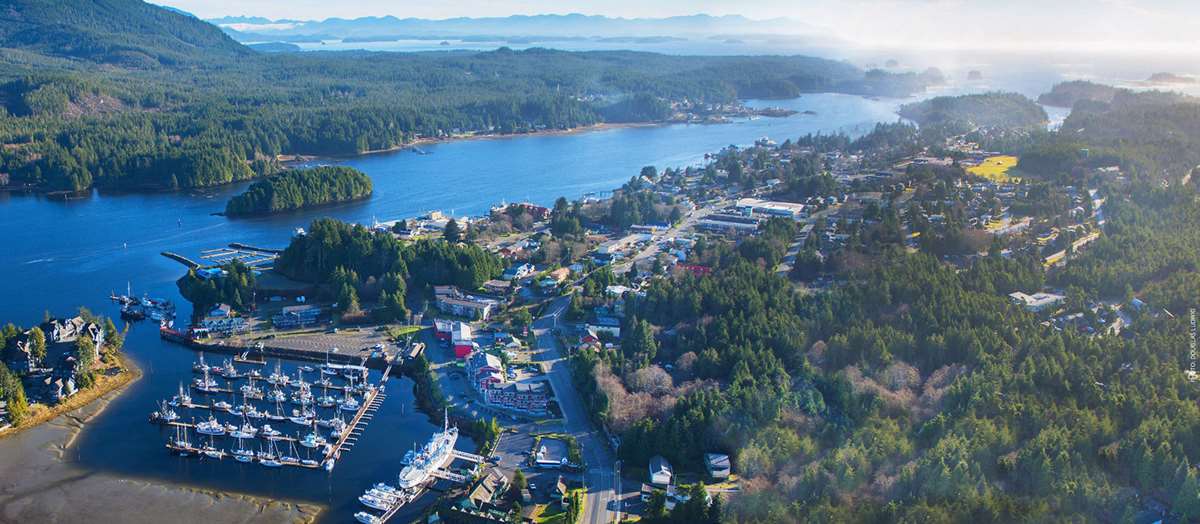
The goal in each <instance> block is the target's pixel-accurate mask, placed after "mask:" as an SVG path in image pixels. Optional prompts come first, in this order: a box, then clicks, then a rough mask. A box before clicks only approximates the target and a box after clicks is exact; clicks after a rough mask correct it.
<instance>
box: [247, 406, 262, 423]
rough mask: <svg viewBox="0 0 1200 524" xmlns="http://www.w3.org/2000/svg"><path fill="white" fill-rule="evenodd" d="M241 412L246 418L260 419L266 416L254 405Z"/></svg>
mask: <svg viewBox="0 0 1200 524" xmlns="http://www.w3.org/2000/svg"><path fill="white" fill-rule="evenodd" d="M242 414H243V415H245V416H246V418H252V419H258V420H262V419H264V418H266V416H267V415H266V413H263V412H261V411H259V410H258V408H256V407H254V406H250V409H248V410H246V412H245V413H242Z"/></svg>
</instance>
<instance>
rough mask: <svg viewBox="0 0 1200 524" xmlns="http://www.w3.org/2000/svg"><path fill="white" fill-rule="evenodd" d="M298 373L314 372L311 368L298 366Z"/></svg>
mask: <svg viewBox="0 0 1200 524" xmlns="http://www.w3.org/2000/svg"><path fill="white" fill-rule="evenodd" d="M300 371H303V372H305V373H312V372H313V371H314V370H313V367H312V366H300Z"/></svg>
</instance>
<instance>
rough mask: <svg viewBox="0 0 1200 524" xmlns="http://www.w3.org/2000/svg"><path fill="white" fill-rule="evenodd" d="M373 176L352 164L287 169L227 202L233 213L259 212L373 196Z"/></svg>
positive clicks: (234, 214)
mask: <svg viewBox="0 0 1200 524" xmlns="http://www.w3.org/2000/svg"><path fill="white" fill-rule="evenodd" d="M371 191H372V183H371V178H370V177H368V176H367V175H366V174H364V173H363V172H362V171H359V170H357V169H354V168H352V167H342V166H337V167H330V166H322V167H316V168H312V169H296V170H289V171H284V172H283V173H280V174H278V175H274V176H272V177H270V178H268V179H266V180H260V181H258V182H255V183H253V184H251V185H250V187H249V188H247V189H246V191H245V192H244V193H242V194H240V195H238V196H235V197H233V198H232V199H230V201H229V203H228V204H227V205H226V206H225V214H226V215H229V216H241V215H257V214H266V213H276V212H279V211H288V210H292V209H300V208H303V207H310V206H318V205H322V204H332V203H336V202H348V201H351V200H358V199H361V198H366V197H368V196H371Z"/></svg>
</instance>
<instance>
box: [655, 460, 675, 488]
mask: <svg viewBox="0 0 1200 524" xmlns="http://www.w3.org/2000/svg"><path fill="white" fill-rule="evenodd" d="M674 474H675V471H674V470H673V469H672V468H671V463H670V462H667V459H665V458H663V456H662V455H655V456H653V457H650V483H651V484H653V485H655V486H666V485H669V484H670V483H671V478H672V477H673V476H674Z"/></svg>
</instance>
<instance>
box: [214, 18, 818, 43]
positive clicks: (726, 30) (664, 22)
mask: <svg viewBox="0 0 1200 524" xmlns="http://www.w3.org/2000/svg"><path fill="white" fill-rule="evenodd" d="M208 21H209V22H211V23H213V24H216V25H217V26H218V27H221V28H222V29H223V30H225V31H226V32H227V33H229V34H230V35H231V36H233V37H234V38H236V39H238V40H241V41H252V40H254V39H262V38H279V39H283V40H288V39H294V38H295V37H313V36H321V37H327V38H367V37H387V36H400V35H403V36H412V37H454V36H472V35H501V36H524V35H538V36H544V37H577V38H578V37H638V36H673V37H681V36H711V35H720V34H789V35H795V34H812V35H827V31H825V30H823V29H821V28H818V27H814V26H812V25H809V24H805V23H802V22H797V21H794V20H789V19H784V18H775V19H770V20H751V19H748V18H746V17H743V16H737V15H726V16H711V15H704V14H698V15H689V16H673V17H668V18H611V17H606V16H598V15H582V14H568V15H514V16H507V17H486V18H466V17H460V18H449V19H444V20H431V19H422V18H397V17H394V16H381V17H374V16H372V17H362V18H355V19H344V18H329V19H325V20H320V21H298V20H289V19H279V20H271V19H267V18H263V17H244V16H235V17H222V18H215V19H210V20H208ZM829 38H832V37H829Z"/></svg>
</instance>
